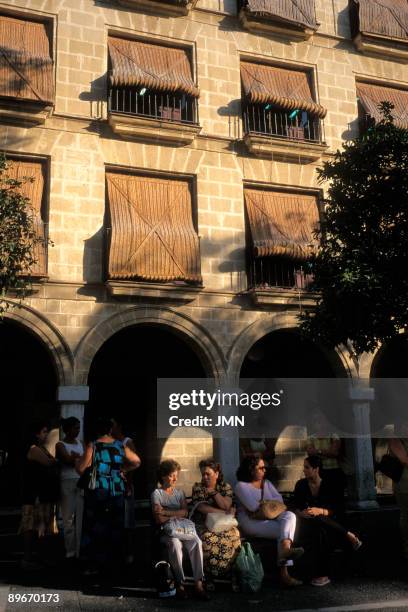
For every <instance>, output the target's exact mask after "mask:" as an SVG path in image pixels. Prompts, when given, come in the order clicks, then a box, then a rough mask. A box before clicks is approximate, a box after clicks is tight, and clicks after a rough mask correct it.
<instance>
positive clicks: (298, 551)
mask: <svg viewBox="0 0 408 612" xmlns="http://www.w3.org/2000/svg"><path fill="white" fill-rule="evenodd" d="M304 552H305V549H304V548H303V547H302V546H299V547H297V548H294V547H292V548H288V549H287V550H284V551H282V552H280V553H279V555H278V564H279V565H281V564H283V563H284V562H285V561H296V560H297V559H299V558H300V557H301V556H302V555H303V554H304Z"/></svg>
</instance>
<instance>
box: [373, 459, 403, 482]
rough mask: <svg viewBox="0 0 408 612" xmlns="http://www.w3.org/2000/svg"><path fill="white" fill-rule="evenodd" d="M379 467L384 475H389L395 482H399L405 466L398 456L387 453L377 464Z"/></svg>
mask: <svg viewBox="0 0 408 612" xmlns="http://www.w3.org/2000/svg"><path fill="white" fill-rule="evenodd" d="M377 469H378V470H379V471H380V472H382V473H383V474H384V476H388V478H391V480H393V481H394V482H399V481H400V480H401V476H402V472H403V470H404V466H403V465H402V463H401V461H400V460H399V459H397V457H393V456H392V455H390V454H389V453H386V454H385V455H383V456H382V458H381V461H380V462H379V463H378V465H377Z"/></svg>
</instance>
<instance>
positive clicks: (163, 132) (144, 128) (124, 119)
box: [108, 112, 201, 145]
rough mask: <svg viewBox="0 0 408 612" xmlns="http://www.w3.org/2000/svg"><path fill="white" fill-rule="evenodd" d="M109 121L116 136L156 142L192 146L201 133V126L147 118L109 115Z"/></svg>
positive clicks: (120, 114)
mask: <svg viewBox="0 0 408 612" xmlns="http://www.w3.org/2000/svg"><path fill="white" fill-rule="evenodd" d="M108 121H109V125H110V126H111V127H112V130H113V131H114V132H115V134H119V135H120V136H133V137H135V138H140V139H141V140H148V141H154V142H160V141H161V142H168V143H173V144H175V143H178V144H180V145H184V144H190V143H192V142H193V140H194V139H195V137H196V136H198V134H199V133H200V132H201V127H200V126H199V125H191V124H186V123H173V122H171V121H161V120H160V119H146V118H145V117H134V116H129V115H124V114H122V113H112V112H111V113H109V119H108Z"/></svg>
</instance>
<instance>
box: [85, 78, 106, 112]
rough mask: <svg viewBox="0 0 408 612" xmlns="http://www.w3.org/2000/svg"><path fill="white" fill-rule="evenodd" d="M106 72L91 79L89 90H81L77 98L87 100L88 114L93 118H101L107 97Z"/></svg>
mask: <svg viewBox="0 0 408 612" xmlns="http://www.w3.org/2000/svg"><path fill="white" fill-rule="evenodd" d="M107 83H108V74H107V73H105V74H104V75H102V76H100V77H98V78H97V79H94V80H93V81H91V83H90V85H91V91H82V92H81V93H80V94H79V99H80V100H82V101H83V102H89V116H90V117H93V118H94V119H102V117H103V106H104V104H105V103H107V99H108V85H107Z"/></svg>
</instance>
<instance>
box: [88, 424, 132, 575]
mask: <svg viewBox="0 0 408 612" xmlns="http://www.w3.org/2000/svg"><path fill="white" fill-rule="evenodd" d="M112 427H113V423H112V421H111V420H110V419H99V421H98V423H97V432H98V437H97V438H96V440H95V441H94V442H90V443H89V444H88V446H87V448H86V451H85V453H84V455H83V456H82V457H81V458H80V459H79V460H78V463H77V470H78V472H79V473H80V474H82V473H83V472H84V471H85V470H86V469H87V468H91V472H92V470H94V472H95V488H92V489H89V487H87V488H86V489H85V512H84V525H83V537H82V553H83V556H84V558H85V559H87V560H88V561H89V562H90V564H91V565H90V567H89V571H88V572H87V573H93V572H96V571H98V570H103V569H107V567H108V565H111V564H113V563H114V562H115V561H117V560H119V558H120V555H121V553H122V537H123V527H124V493H125V482H124V478H123V474H124V472H128V471H130V470H134V469H136V468H137V467H139V465H140V459H139V457H138V455H137V454H136V453H134V452H133V451H132V450H130V448H129V447H127V446H123V444H122V442H120V441H119V440H115V439H114V438H113V436H112Z"/></svg>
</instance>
